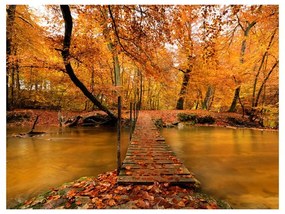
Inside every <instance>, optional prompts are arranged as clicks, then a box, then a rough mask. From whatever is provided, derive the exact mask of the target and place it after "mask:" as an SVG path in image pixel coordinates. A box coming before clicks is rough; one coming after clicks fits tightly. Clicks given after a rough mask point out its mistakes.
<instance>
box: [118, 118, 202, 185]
mask: <svg viewBox="0 0 285 214" xmlns="http://www.w3.org/2000/svg"><path fill="white" fill-rule="evenodd" d="M153 182H161V183H162V182H169V183H183V184H191V185H193V184H195V185H199V184H200V182H199V181H198V180H197V179H195V178H194V176H193V174H191V173H190V172H189V170H188V169H187V168H186V167H185V166H184V165H183V163H182V162H181V161H180V160H179V159H178V158H177V157H176V155H175V154H174V152H173V151H172V150H171V148H170V146H169V145H167V144H166V143H165V139H164V138H163V137H161V136H160V132H159V130H158V129H157V128H156V127H155V125H154V123H153V121H152V120H151V117H150V116H149V115H148V114H145V113H144V114H140V115H139V117H138V120H137V123H136V127H135V130H134V133H133V135H132V138H131V141H130V144H129V147H128V151H127V154H126V158H125V160H124V161H123V163H122V166H121V169H120V173H119V175H118V183H153Z"/></svg>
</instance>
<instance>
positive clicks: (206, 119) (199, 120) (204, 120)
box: [197, 116, 215, 124]
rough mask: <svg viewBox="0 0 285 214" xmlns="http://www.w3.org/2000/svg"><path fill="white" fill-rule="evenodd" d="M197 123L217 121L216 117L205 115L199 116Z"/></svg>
mask: <svg viewBox="0 0 285 214" xmlns="http://www.w3.org/2000/svg"><path fill="white" fill-rule="evenodd" d="M197 123H200V124H206V123H207V124H213V123H215V119H214V118H213V117H211V116H205V117H198V118H197Z"/></svg>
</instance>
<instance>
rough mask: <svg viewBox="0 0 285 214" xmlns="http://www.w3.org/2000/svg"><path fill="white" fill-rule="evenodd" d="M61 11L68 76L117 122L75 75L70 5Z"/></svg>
mask: <svg viewBox="0 0 285 214" xmlns="http://www.w3.org/2000/svg"><path fill="white" fill-rule="evenodd" d="M60 9H61V12H62V15H63V19H64V23H65V33H64V41H63V50H62V58H63V61H64V65H65V69H66V72H67V74H68V75H69V77H70V79H71V81H72V82H73V83H74V84H75V85H76V86H77V87H78V88H79V89H80V90H81V91H82V93H83V94H84V95H85V96H86V97H88V98H89V99H90V100H91V101H92V102H93V103H94V105H96V106H97V107H98V108H99V109H100V110H102V111H104V112H106V113H107V114H108V115H109V117H110V118H111V119H113V120H117V118H116V116H115V115H114V114H113V113H112V112H111V111H110V110H109V109H108V108H107V107H105V106H104V105H102V103H101V102H100V101H99V100H98V99H97V98H96V97H94V96H93V95H92V93H90V92H89V90H88V89H87V88H86V86H85V85H84V84H83V83H82V82H81V81H80V80H79V79H78V78H77V76H76V75H75V73H74V71H73V68H72V66H71V63H70V51H69V49H70V43H71V35H72V16H71V12H70V8H69V6H68V5H61V6H60Z"/></svg>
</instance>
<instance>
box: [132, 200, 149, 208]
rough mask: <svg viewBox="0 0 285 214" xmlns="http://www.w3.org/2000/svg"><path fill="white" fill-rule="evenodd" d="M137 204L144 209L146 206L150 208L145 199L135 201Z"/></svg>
mask: <svg viewBox="0 0 285 214" xmlns="http://www.w3.org/2000/svg"><path fill="white" fill-rule="evenodd" d="M135 205H136V206H137V207H138V208H142V209H145V208H149V204H147V203H146V202H145V201H144V200H142V199H138V200H137V202H136V203H135Z"/></svg>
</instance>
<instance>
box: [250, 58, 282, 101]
mask: <svg viewBox="0 0 285 214" xmlns="http://www.w3.org/2000/svg"><path fill="white" fill-rule="evenodd" d="M278 63H279V61H276V62H275V64H274V65H273V66H272V68H271V69H270V71H269V72H268V74H267V76H266V77H265V78H264V80H263V82H262V84H261V86H260V88H259V90H258V93H257V96H256V100H255V104H254V107H257V106H258V102H259V98H260V95H261V92H262V90H263V88H264V87H265V84H266V82H267V80H268V79H269V77H270V75H271V73H272V71H273V70H274V69H275V67H276V66H277V65H278Z"/></svg>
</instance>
